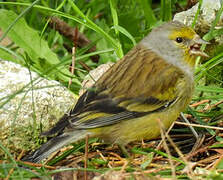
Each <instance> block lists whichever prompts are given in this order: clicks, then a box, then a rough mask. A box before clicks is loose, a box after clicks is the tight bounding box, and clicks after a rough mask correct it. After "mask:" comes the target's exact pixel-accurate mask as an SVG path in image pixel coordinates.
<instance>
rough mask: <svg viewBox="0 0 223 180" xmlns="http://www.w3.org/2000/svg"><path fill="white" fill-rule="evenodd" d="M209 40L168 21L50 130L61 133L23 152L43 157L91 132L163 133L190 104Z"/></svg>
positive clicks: (125, 139) (138, 136) (121, 139)
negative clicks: (162, 128) (198, 65)
mask: <svg viewBox="0 0 223 180" xmlns="http://www.w3.org/2000/svg"><path fill="white" fill-rule="evenodd" d="M203 43H204V44H205V43H206V42H205V41H203V40H202V39H201V38H200V37H199V36H198V35H197V34H196V33H195V32H194V30H193V29H191V28H190V27H187V26H185V25H183V24H181V23H179V22H175V21H172V22H168V23H165V24H163V25H161V26H159V27H157V28H155V29H153V30H152V32H151V33H150V34H149V35H147V36H146V37H145V38H144V39H143V40H142V41H141V42H140V43H139V44H138V45H137V46H136V47H134V48H133V49H132V50H131V51H129V52H128V53H127V54H126V55H125V56H124V57H123V58H122V59H121V60H119V61H118V62H117V63H116V64H114V65H113V66H112V67H111V68H110V69H109V70H108V71H107V72H106V73H105V74H104V75H102V77H101V78H100V79H99V80H98V81H97V82H96V83H95V85H94V86H93V87H92V88H91V89H89V90H87V91H86V92H85V93H84V94H83V95H82V96H81V97H80V98H79V100H78V102H77V104H76V106H75V107H74V109H73V110H72V111H71V112H70V113H69V114H66V115H64V117H62V118H61V119H60V120H59V122H58V123H57V124H56V125H55V126H54V127H53V128H52V129H51V130H49V131H48V132H45V133H44V135H48V136H49V135H50V136H52V135H55V137H53V138H51V139H50V140H49V141H48V142H47V143H45V144H43V145H42V146H41V147H40V148H39V149H37V150H36V151H34V152H33V153H31V154H30V155H28V156H26V157H25V158H23V160H24V161H32V162H39V161H41V160H42V159H44V158H46V157H48V156H49V155H50V154H51V153H52V152H54V151H56V150H58V149H60V148H61V147H63V146H65V145H67V144H69V143H71V142H75V141H78V140H80V139H83V138H85V137H86V135H89V137H100V138H102V139H103V140H104V141H105V142H109V143H117V144H121V145H126V144H127V143H129V142H130V141H134V140H142V139H152V138H155V137H157V136H159V135H160V126H159V122H158V120H160V121H161V123H162V124H163V125H164V126H165V127H166V128H168V127H169V126H170V125H171V124H172V123H173V121H175V120H176V119H177V117H178V116H179V114H180V112H181V111H183V110H184V109H185V108H186V107H187V105H188V104H189V102H190V100H191V97H192V93H193V89H194V83H193V69H194V64H195V58H196V57H197V56H206V54H205V53H204V52H202V51H201V50H200V46H201V44H203Z"/></svg>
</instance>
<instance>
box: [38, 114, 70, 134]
mask: <svg viewBox="0 0 223 180" xmlns="http://www.w3.org/2000/svg"><path fill="white" fill-rule="evenodd" d="M68 117H69V116H68V115H67V114H65V115H64V116H63V117H62V118H61V119H60V120H59V121H58V122H57V123H56V124H55V126H54V127H53V128H51V129H50V130H49V131H45V132H43V133H41V135H42V136H51V135H55V134H58V133H60V132H62V131H63V129H64V128H65V127H66V126H68V124H69V121H68Z"/></svg>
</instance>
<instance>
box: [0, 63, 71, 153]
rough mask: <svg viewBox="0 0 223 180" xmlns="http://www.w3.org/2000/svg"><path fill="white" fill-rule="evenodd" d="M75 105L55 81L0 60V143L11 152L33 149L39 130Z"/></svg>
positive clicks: (52, 122)
mask: <svg viewBox="0 0 223 180" xmlns="http://www.w3.org/2000/svg"><path fill="white" fill-rule="evenodd" d="M31 80H33V83H31ZM74 103H75V98H74V95H73V94H72V93H71V92H70V91H69V90H67V89H66V88H65V87H63V86H62V85H60V84H59V83H58V82H57V81H52V80H47V79H44V78H42V77H40V76H39V75H38V74H37V73H35V72H29V70H28V69H27V68H24V67H22V66H20V65H18V64H15V63H12V62H9V61H3V60H0V141H1V142H2V143H3V145H4V146H5V147H7V148H9V149H10V150H13V151H14V150H15V151H16V150H21V149H25V148H26V149H30V148H35V146H36V145H35V143H36V141H35V140H32V141H31V139H32V138H36V140H38V138H37V137H38V136H39V133H40V132H41V130H40V129H41V127H43V129H44V130H46V129H48V128H49V127H51V126H52V124H54V123H55V122H56V121H57V120H58V119H59V118H60V117H61V116H62V115H63V114H64V113H66V112H67V111H68V110H69V109H70V108H71V107H72V106H73V105H74ZM34 132H35V133H34Z"/></svg>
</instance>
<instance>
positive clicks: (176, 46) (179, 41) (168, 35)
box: [141, 21, 208, 68]
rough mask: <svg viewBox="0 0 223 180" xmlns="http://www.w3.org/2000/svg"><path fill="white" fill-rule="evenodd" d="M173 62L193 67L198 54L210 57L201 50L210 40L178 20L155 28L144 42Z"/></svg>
mask: <svg viewBox="0 0 223 180" xmlns="http://www.w3.org/2000/svg"><path fill="white" fill-rule="evenodd" d="M141 43H143V45H144V46H147V47H148V48H149V49H151V50H153V51H154V52H156V53H157V54H158V55H159V56H161V57H163V58H164V59H165V60H167V61H169V62H170V63H172V64H177V65H178V64H186V65H188V66H189V67H191V68H193V66H194V64H195V58H196V57H197V56H204V57H208V55H207V54H206V53H205V52H203V51H202V50H201V45H202V44H208V42H206V41H204V40H202V39H201V38H200V36H199V35H198V34H197V33H196V32H195V31H194V30H193V29H192V28H191V27H188V26H186V25H184V24H182V23H180V22H178V21H171V22H167V23H164V24H163V25H161V26H159V27H157V28H154V29H153V30H152V32H151V33H150V34H149V35H148V36H146V37H145V38H144V39H143V40H142V42H141Z"/></svg>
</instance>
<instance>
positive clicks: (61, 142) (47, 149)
mask: <svg viewBox="0 0 223 180" xmlns="http://www.w3.org/2000/svg"><path fill="white" fill-rule="evenodd" d="M85 136H86V132H85V131H73V132H69V133H66V134H65V133H64V134H62V135H59V136H56V137H54V138H52V139H50V140H49V141H48V142H46V143H45V144H43V145H42V146H41V147H40V148H39V149H37V150H35V151H34V152H32V153H31V154H29V155H27V156H25V157H24V158H22V159H21V160H22V161H28V162H33V163H39V162H40V161H41V160H43V159H45V158H47V157H48V156H49V155H50V154H51V153H53V152H55V151H57V150H59V149H60V148H62V147H63V146H66V145H68V144H70V143H72V142H75V141H78V140H80V139H83V138H84V137H85Z"/></svg>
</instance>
